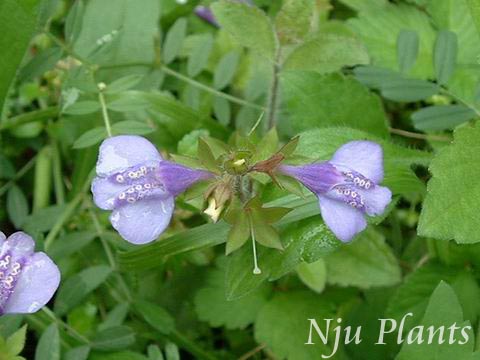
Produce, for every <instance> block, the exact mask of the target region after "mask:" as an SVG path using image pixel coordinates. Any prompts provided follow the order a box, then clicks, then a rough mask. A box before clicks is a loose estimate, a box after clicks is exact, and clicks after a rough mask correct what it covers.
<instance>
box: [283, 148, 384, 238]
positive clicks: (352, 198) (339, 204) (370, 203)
mask: <svg viewBox="0 0 480 360" xmlns="http://www.w3.org/2000/svg"><path fill="white" fill-rule="evenodd" d="M279 170H280V171H281V172H283V173H284V174H286V175H289V176H292V177H294V178H296V179H297V180H298V181H300V182H301V183H303V184H304V185H305V186H306V187H307V188H308V189H309V190H310V191H312V192H313V193H315V194H316V195H317V196H318V200H319V203H320V211H321V213H322V217H323V220H324V221H325V223H326V224H327V226H328V227H329V228H330V230H332V232H333V233H334V234H335V236H337V238H339V239H340V240H341V241H344V242H347V241H350V240H351V239H352V238H353V237H354V236H355V235H356V234H357V233H359V232H361V231H362V230H364V229H365V227H366V226H367V222H366V220H365V214H366V215H370V216H375V215H380V214H382V213H383V212H384V210H385V207H386V206H387V205H388V204H389V203H390V201H391V199H392V193H391V191H390V190H389V189H388V188H386V187H384V186H379V185H378V184H379V183H380V182H382V180H383V151H382V148H381V147H380V145H378V144H376V143H373V142H371V141H352V142H349V143H347V144H345V145H343V146H342V147H340V149H338V150H337V152H336V153H335V154H334V155H333V157H332V159H331V160H330V161H327V162H322V163H313V164H308V165H303V166H290V165H281V166H280V167H279Z"/></svg>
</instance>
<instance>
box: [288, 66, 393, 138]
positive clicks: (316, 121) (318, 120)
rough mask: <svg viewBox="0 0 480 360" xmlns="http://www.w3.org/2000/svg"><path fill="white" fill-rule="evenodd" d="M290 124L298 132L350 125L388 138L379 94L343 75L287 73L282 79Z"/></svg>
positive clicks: (303, 72)
mask: <svg viewBox="0 0 480 360" xmlns="http://www.w3.org/2000/svg"><path fill="white" fill-rule="evenodd" d="M281 85H282V89H283V95H284V107H285V110H286V111H287V112H288V114H289V125H290V126H291V127H292V128H293V130H294V131H295V132H296V133H297V132H300V131H303V130H308V129H311V128H315V127H329V126H348V127H352V128H357V129H361V130H364V131H367V132H371V133H373V134H375V135H378V136H381V137H388V129H387V118H386V115H385V111H384V109H383V105H382V104H381V101H380V99H379V98H378V96H377V95H375V94H373V93H371V92H370V91H369V90H368V89H366V88H365V87H364V86H363V85H361V84H360V83H358V82H357V81H355V80H354V79H352V78H349V77H344V76H342V75H340V74H331V75H320V74H318V73H315V72H307V71H302V72H297V71H295V72H286V73H283V74H282V76H281Z"/></svg>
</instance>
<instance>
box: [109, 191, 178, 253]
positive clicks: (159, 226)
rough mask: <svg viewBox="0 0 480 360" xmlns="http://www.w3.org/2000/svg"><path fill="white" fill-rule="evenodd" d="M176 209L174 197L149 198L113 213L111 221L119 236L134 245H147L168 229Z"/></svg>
mask: <svg viewBox="0 0 480 360" xmlns="http://www.w3.org/2000/svg"><path fill="white" fill-rule="evenodd" d="M173 208H174V198H173V196H171V197H167V198H164V199H158V198H149V199H143V200H141V201H137V202H136V203H134V204H128V205H125V206H122V207H120V208H119V209H116V210H114V211H113V212H112V215H110V221H111V223H112V225H113V227H114V228H115V229H116V230H117V231H118V232H119V234H120V235H121V236H122V237H123V238H124V239H125V240H127V241H128V242H130V243H132V244H146V243H149V242H151V241H153V240H155V239H156V238H158V236H159V235H160V234H161V233H162V232H163V231H164V230H165V229H166V228H167V226H168V224H169V223H170V219H171V218H172V214H173Z"/></svg>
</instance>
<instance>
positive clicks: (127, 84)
mask: <svg viewBox="0 0 480 360" xmlns="http://www.w3.org/2000/svg"><path fill="white" fill-rule="evenodd" d="M143 78H144V76H143V75H135V74H133V75H127V76H124V77H121V78H120V79H117V80H115V81H113V82H112V83H110V84H108V86H107V90H106V92H107V93H117V92H122V91H126V90H130V89H131V88H133V87H135V86H136V85H138V84H139V83H140V81H142V80H143Z"/></svg>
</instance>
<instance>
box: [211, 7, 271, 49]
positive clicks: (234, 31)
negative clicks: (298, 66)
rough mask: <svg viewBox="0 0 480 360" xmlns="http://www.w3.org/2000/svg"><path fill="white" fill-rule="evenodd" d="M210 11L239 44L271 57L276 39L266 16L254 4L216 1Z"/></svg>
mask: <svg viewBox="0 0 480 360" xmlns="http://www.w3.org/2000/svg"><path fill="white" fill-rule="evenodd" d="M212 11H213V13H214V14H215V18H216V19H217V21H218V22H219V24H220V26H221V27H222V29H225V30H226V31H227V32H228V33H230V34H231V35H232V36H233V38H234V39H235V40H237V41H238V42H239V43H240V45H242V46H245V47H247V48H250V49H252V50H254V51H257V52H258V53H259V54H261V55H263V56H265V57H266V58H268V59H273V58H274V56H275V51H276V48H277V39H276V37H275V33H274V30H273V26H272V24H271V22H270V19H269V18H268V16H267V15H266V14H265V13H264V12H263V11H262V10H260V9H259V8H258V7H256V6H250V5H247V4H243V3H238V2H233V1H218V2H216V3H214V4H212Z"/></svg>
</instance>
